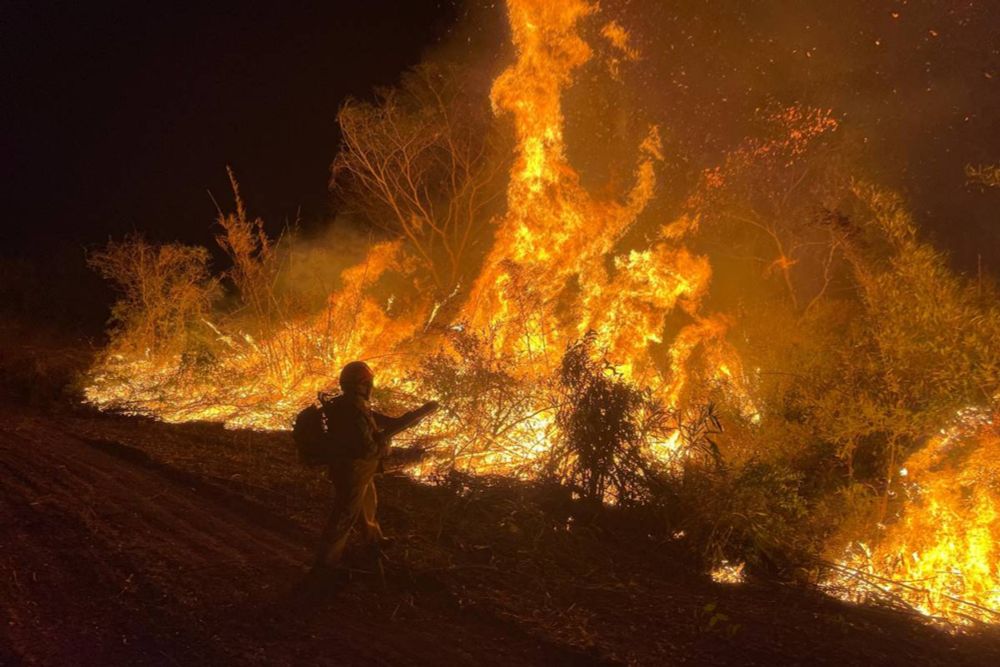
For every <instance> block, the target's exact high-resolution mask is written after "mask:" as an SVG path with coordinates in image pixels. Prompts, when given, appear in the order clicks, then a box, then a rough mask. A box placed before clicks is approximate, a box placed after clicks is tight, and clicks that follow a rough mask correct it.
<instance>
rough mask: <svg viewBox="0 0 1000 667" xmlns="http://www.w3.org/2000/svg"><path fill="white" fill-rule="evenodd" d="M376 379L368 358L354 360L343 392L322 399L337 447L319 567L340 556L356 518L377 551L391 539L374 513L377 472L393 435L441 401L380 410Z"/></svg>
mask: <svg viewBox="0 0 1000 667" xmlns="http://www.w3.org/2000/svg"><path fill="white" fill-rule="evenodd" d="M374 382H375V373H374V372H373V371H372V369H371V368H369V366H368V364H366V363H364V362H363V361H352V362H351V363H349V364H347V365H346V366H344V368H343V370H341V371H340V388H341V390H342V391H343V394H341V395H340V396H337V397H336V398H334V399H332V400H330V401H328V402H326V403H324V405H323V412H324V414H325V416H326V424H327V433H328V437H329V438H330V439H331V448H332V449H333V451H334V452H335V453H334V456H333V457H332V459H331V463H330V469H329V472H330V479H331V480H332V481H333V485H334V502H333V510H332V511H331V512H330V518H329V519H328V520H327V523H326V527H325V528H324V529H323V534H322V536H321V537H320V542H319V547H318V548H317V550H316V560H315V563H314V565H313V570H314V571H316V570H322V569H326V568H331V567H333V566H336V565H337V564H338V563H339V562H340V559H341V557H342V556H343V554H344V549H345V548H346V546H347V541H348V538H349V537H350V534H351V528H352V527H354V526H355V524H357V525H358V527H359V529H360V532H361V537H362V539H363V541H364V543H365V544H367V545H370V546H372V547H373V548H374V549H375V550H376V552H377V551H378V550H380V549H381V548H382V547H383V546H385V545H386V543H387V542H388V541H389V540H387V538H386V537H385V536H384V535H383V534H382V528H381V527H380V526H379V523H378V518H377V517H376V515H375V513H376V509H377V504H378V498H377V496H376V493H375V474H376V473H378V472H380V471H381V467H382V460H383V459H384V458H385V456H386V455H387V454H388V453H389V444H390V439H391V437H392V435H394V434H395V433H398V432H399V431H402V430H403V429H405V428H409V427H410V426H413V425H414V424H416V423H417V422H419V421H420V420H421V419H422V418H423V417H425V416H427V415H428V414H430V413H432V412H434V410H436V409H437V407H438V406H437V403H435V402H433V401H431V402H429V403H426V404H424V405H423V406H422V407H420V408H418V409H416V410H413V411H411V412H408V413H406V414H405V415H402V416H401V417H387V416H385V415H382V414H379V413H377V412H374V411H373V410H372V409H371V405H370V404H369V400H370V399H371V394H372V388H373V387H374ZM359 518H360V519H361V521H360V523H359V522H358V519H359Z"/></svg>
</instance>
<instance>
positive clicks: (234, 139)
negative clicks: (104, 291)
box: [0, 0, 458, 254]
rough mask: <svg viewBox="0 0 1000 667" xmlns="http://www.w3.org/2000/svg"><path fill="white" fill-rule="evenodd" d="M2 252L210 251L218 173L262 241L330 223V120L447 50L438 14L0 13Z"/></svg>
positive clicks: (323, 9)
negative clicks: (122, 242) (129, 246)
mask: <svg viewBox="0 0 1000 667" xmlns="http://www.w3.org/2000/svg"><path fill="white" fill-rule="evenodd" d="M0 12H2V14H0V17H2V18H0V24H2V31H3V32H2V36H0V61H2V63H3V64H2V67H3V70H4V71H3V91H4V92H3V98H5V99H4V100H3V101H2V102H0V105H2V106H0V114H2V118H0V120H2V125H3V128H4V129H3V134H2V138H0V142H2V144H0V153H2V155H3V159H2V169H3V173H2V182H3V190H4V199H5V202H6V203H5V205H4V208H3V216H4V218H5V220H4V224H3V226H2V231H0V235H2V236H0V244H2V246H0V247H2V248H3V251H4V252H6V253H18V254H19V253H22V252H28V253H31V254H36V253H40V252H41V253H44V252H46V250H45V249H46V248H47V247H50V245H51V242H52V241H53V240H55V239H58V240H59V241H60V242H61V244H62V245H66V244H70V245H75V246H76V247H77V248H78V247H79V246H81V245H90V244H94V243H100V242H102V241H103V240H106V238H107V237H108V236H109V235H116V236H118V235H121V234H122V233H124V232H127V231H129V230H132V229H138V230H142V231H143V233H145V234H146V235H147V236H148V237H150V238H152V239H154V240H163V241H167V240H181V241H185V242H192V243H202V244H206V243H209V242H210V238H211V237H210V233H211V225H212V221H213V218H214V214H215V209H214V205H213V204H212V202H211V200H210V199H209V197H208V195H207V194H206V190H207V189H211V191H212V192H213V194H214V195H215V196H216V197H217V198H219V200H220V202H221V203H222V204H223V205H224V206H225V205H226V204H227V203H228V200H227V199H224V198H225V197H227V195H228V185H227V181H226V175H225V166H226V164H231V165H232V166H233V168H234V169H235V170H236V173H237V176H238V178H239V179H240V181H241V185H242V189H243V194H244V195H245V197H246V198H247V199H248V202H249V204H250V206H251V209H252V213H255V214H257V215H262V216H264V217H265V219H266V220H267V221H268V223H269V225H270V226H271V227H272V229H276V228H278V227H280V226H281V225H282V224H284V221H286V220H289V219H293V218H294V217H295V216H296V212H297V210H299V208H300V207H301V215H302V217H303V218H304V219H305V220H306V221H307V222H309V221H315V220H318V219H321V218H322V217H323V216H324V215H325V214H326V212H327V193H326V180H327V175H328V171H327V169H328V165H329V163H330V161H331V160H332V158H333V156H334V153H335V152H336V146H337V142H338V133H337V128H336V118H335V116H336V112H337V109H338V107H339V105H340V104H341V103H342V102H343V100H344V98H345V96H347V95H366V94H369V93H370V90H371V88H372V86H374V85H378V84H390V83H392V82H394V81H395V80H396V78H397V77H398V76H399V73H400V71H401V70H403V69H405V68H406V67H408V66H410V65H412V64H414V63H416V62H418V61H419V60H420V58H421V56H422V54H423V52H424V51H426V49H428V48H430V47H431V46H432V45H433V44H434V43H435V42H437V41H439V40H440V39H442V38H444V37H446V36H447V33H448V30H449V28H450V26H451V25H452V23H453V22H454V20H455V16H456V14H457V13H458V12H457V10H456V9H455V7H454V4H453V3H452V2H450V1H448V0H406V1H405V2H390V1H387V0H368V1H366V2H358V1H352V2H335V1H331V0H326V1H322V2H316V1H312V2H298V3H278V2H270V3H268V2H256V1H253V0H241V1H239V2H232V1H227V2H214V3H195V4H192V5H189V6H185V5H184V4H183V3H144V2H134V1H120V0H112V1H110V2H109V1H103V2H42V1H38V0H29V1H27V2H25V1H18V0H14V1H11V0H8V2H5V3H4V4H3V9H0Z"/></svg>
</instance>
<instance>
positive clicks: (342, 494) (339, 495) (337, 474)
mask: <svg viewBox="0 0 1000 667" xmlns="http://www.w3.org/2000/svg"><path fill="white" fill-rule="evenodd" d="M378 468H379V459H378V458H375V459H347V460H344V461H338V462H337V463H335V464H333V465H331V466H330V478H331V480H333V486H334V498H333V510H332V511H331V512H330V517H329V519H327V522H326V526H325V527H324V528H323V534H322V535H321V537H320V543H319V548H318V549H317V552H316V562H317V564H325V565H336V564H337V563H339V562H340V559H341V557H343V555H344V549H345V548H346V547H347V541H348V539H349V538H350V536H351V528H353V527H354V526H355V524H357V525H358V528H359V529H360V532H361V537H362V539H363V540H364V542H365V543H368V544H370V543H374V542H377V541H378V540H380V539H382V528H381V527H380V526H379V524H378V519H377V518H376V517H375V510H376V509H377V507H378V496H377V495H376V494H375V473H376V472H377V471H378ZM358 519H360V520H361V521H360V522H359V521H358Z"/></svg>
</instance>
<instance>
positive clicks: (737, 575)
mask: <svg viewBox="0 0 1000 667" xmlns="http://www.w3.org/2000/svg"><path fill="white" fill-rule="evenodd" d="M744 567H746V565H745V564H744V563H730V562H729V561H725V560H724V561H722V562H721V563H719V566H718V567H716V568H715V569H714V570H712V571H711V573H710V575H711V577H712V581H714V582H715V583H717V584H742V583H743V582H744V581H745V580H746V575H745V574H744V573H743V568H744Z"/></svg>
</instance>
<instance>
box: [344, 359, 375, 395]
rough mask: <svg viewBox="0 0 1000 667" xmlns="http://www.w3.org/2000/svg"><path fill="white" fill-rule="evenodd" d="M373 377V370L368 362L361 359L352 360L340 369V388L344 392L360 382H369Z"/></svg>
mask: <svg viewBox="0 0 1000 667" xmlns="http://www.w3.org/2000/svg"><path fill="white" fill-rule="evenodd" d="M374 379H375V372H374V371H372V369H371V367H370V366H369V365H368V364H366V363H365V362H363V361H352V362H351V363H349V364H347V365H346V366H344V367H343V368H342V369H341V371H340V388H341V389H342V390H343V391H345V392H346V391H348V389H349V388H351V387H354V386H356V385H357V384H359V383H361V382H369V383H370V382H372V381H373V380H374Z"/></svg>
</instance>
